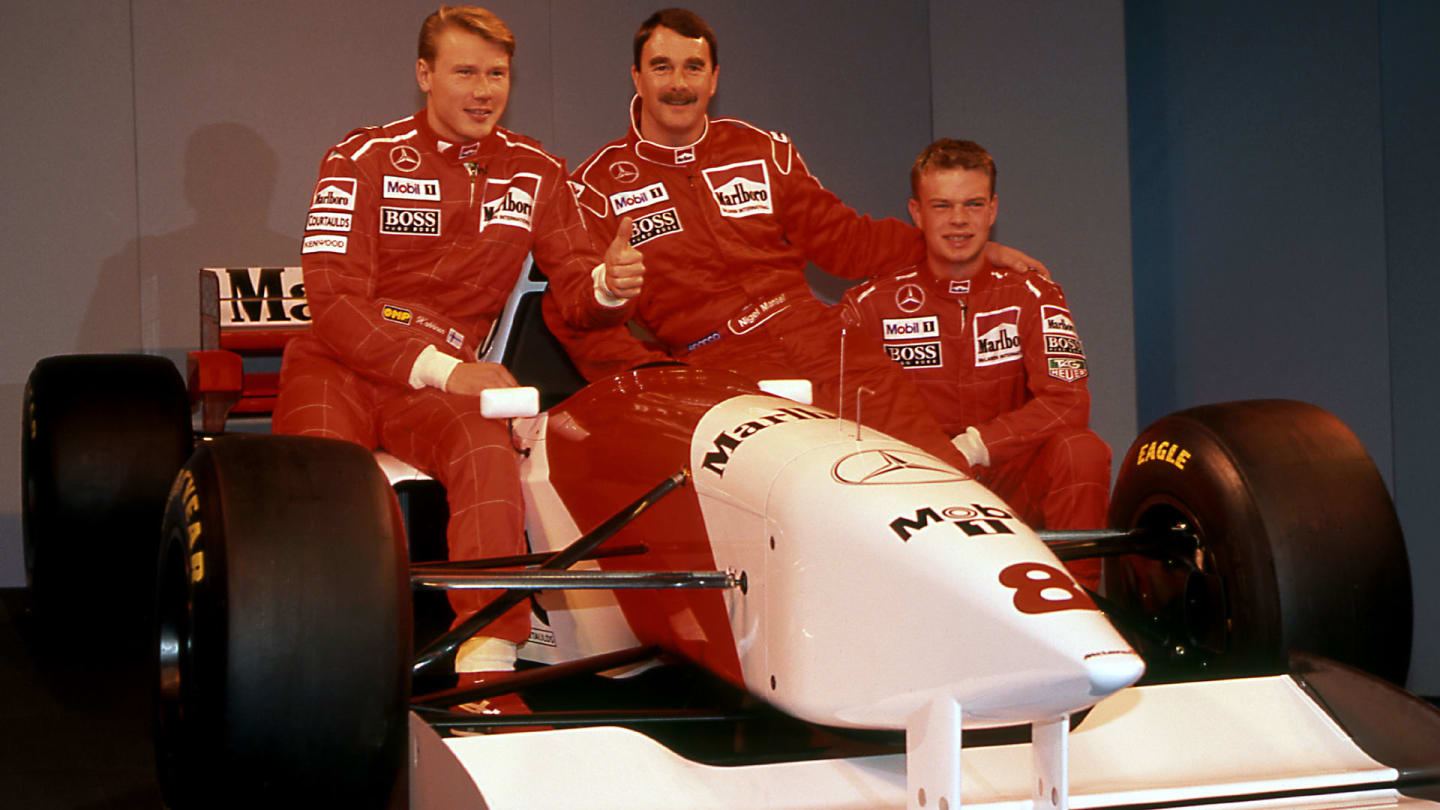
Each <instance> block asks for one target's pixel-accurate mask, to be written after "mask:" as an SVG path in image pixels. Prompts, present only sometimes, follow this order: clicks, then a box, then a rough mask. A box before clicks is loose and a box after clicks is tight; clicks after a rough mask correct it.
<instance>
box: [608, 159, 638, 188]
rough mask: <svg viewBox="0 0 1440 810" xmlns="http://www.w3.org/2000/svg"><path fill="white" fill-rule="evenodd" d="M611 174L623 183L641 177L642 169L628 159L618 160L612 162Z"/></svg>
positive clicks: (631, 181)
mask: <svg viewBox="0 0 1440 810" xmlns="http://www.w3.org/2000/svg"><path fill="white" fill-rule="evenodd" d="M610 176H611V177H613V178H615V179H616V180H618V181H620V182H621V183H633V182H634V181H636V180H638V179H639V178H640V170H639V169H637V168H636V167H635V164H634V163H631V162H630V161H628V160H617V161H615V162H614V163H611V164H610Z"/></svg>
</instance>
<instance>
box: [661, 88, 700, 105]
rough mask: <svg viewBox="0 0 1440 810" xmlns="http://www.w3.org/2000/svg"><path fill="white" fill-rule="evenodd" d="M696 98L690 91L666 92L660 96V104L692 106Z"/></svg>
mask: <svg viewBox="0 0 1440 810" xmlns="http://www.w3.org/2000/svg"><path fill="white" fill-rule="evenodd" d="M697 98H698V97H697V96H696V95H695V93H693V92H692V91H690V90H667V91H665V92H664V93H661V94H660V103H661V104H694V103H695V101H696V99H697Z"/></svg>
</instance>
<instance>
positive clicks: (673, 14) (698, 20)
mask: <svg viewBox="0 0 1440 810" xmlns="http://www.w3.org/2000/svg"><path fill="white" fill-rule="evenodd" d="M662 25H663V26H665V27H666V28H669V29H670V30H671V31H674V32H675V33H677V34H679V35H680V36H682V37H689V38H691V39H704V40H705V44H706V45H709V46H710V67H712V68H713V67H716V66H717V65H719V64H720V46H719V45H718V44H716V42H715V32H714V31H712V30H710V23H707V22H705V18H704V17H701V16H700V15H699V14H696V13H695V12H693V11H690V10H689V9H683V8H662V9H660V10H659V11H657V12H655V13H654V14H651V15H650V16H649V17H646V18H645V22H643V23H640V30H638V31H636V32H635V69H636V70H639V69H640V52H641V51H643V50H645V43H646V42H649V41H650V35H651V34H653V33H655V29H656V28H659V27H660V26H662Z"/></svg>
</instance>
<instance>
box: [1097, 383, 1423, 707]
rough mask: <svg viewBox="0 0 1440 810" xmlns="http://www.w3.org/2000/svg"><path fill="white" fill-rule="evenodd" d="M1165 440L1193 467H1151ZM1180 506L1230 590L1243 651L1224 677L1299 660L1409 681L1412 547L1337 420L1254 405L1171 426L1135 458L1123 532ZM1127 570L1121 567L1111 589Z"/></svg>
mask: <svg viewBox="0 0 1440 810" xmlns="http://www.w3.org/2000/svg"><path fill="white" fill-rule="evenodd" d="M1159 442H1169V443H1170V444H1172V445H1178V446H1179V447H1181V448H1183V450H1184V451H1188V452H1189V453H1190V458H1189V459H1188V460H1187V461H1186V463H1185V465H1184V467H1183V469H1182V468H1180V467H1178V466H1177V465H1176V464H1173V463H1170V462H1169V461H1164V460H1158V459H1157V460H1146V457H1148V455H1149V453H1147V452H1146V450H1147V448H1154V447H1157V446H1158V443H1159ZM1167 455H1169V453H1168V452H1167ZM1175 458H1178V454H1176V456H1175ZM1166 504H1168V505H1170V506H1174V507H1177V508H1178V509H1179V511H1181V512H1182V513H1184V514H1185V515H1186V516H1187V517H1188V518H1189V519H1190V520H1193V522H1194V524H1195V527H1196V529H1197V530H1198V533H1199V536H1200V538H1201V543H1202V546H1203V547H1204V549H1205V553H1206V554H1207V555H1208V556H1209V557H1210V559H1211V560H1212V561H1213V563H1214V567H1215V571H1216V573H1218V575H1219V576H1220V578H1221V579H1222V580H1223V583H1224V591H1225V600H1224V601H1225V610H1226V615H1227V616H1228V619H1229V622H1228V631H1229V632H1228V646H1229V651H1228V652H1227V666H1226V673H1216V674H1237V675H1239V674H1251V673H1253V672H1257V671H1264V672H1281V671H1284V670H1285V667H1286V659H1287V657H1288V654H1289V652H1290V651H1292V650H1299V651H1305V652H1311V653H1315V654H1320V655H1324V656H1327V657H1330V658H1334V659H1336V660H1339V661H1342V662H1345V663H1348V664H1350V665H1352V666H1356V667H1358V668H1361V669H1365V670H1367V671H1370V672H1372V673H1375V674H1377V675H1380V676H1382V677H1385V678H1387V679H1389V680H1391V681H1393V682H1397V683H1403V682H1404V679H1405V676H1406V672H1407V671H1408V667H1409V650H1410V643H1411V625H1412V608H1411V601H1410V578H1409V563H1408V559H1407V557H1406V553H1405V545H1404V537H1403V535H1402V534H1401V531H1400V525H1399V521H1398V519H1397V518H1396V516H1395V511H1394V506H1393V504H1392V503H1391V501H1390V497H1389V494H1388V492H1387V491H1386V489H1385V485H1384V482H1383V480H1382V479H1381V478H1380V475H1379V473H1378V471H1377V470H1376V469H1375V465H1374V462H1373V461H1372V460H1371V459H1370V457H1369V455H1368V454H1367V453H1366V452H1365V449H1364V446H1363V445H1362V444H1361V443H1360V441H1359V440H1358V439H1357V438H1356V437H1355V435H1354V434H1353V433H1351V432H1350V430H1349V429H1348V428H1346V427H1345V425H1344V424H1343V423H1341V422H1340V421H1339V420H1338V419H1336V418H1335V417H1334V416H1333V415H1331V414H1329V413H1327V412H1326V411H1324V410H1322V409H1320V408H1317V407H1315V406H1313V405H1308V404H1305V403H1301V402H1295V401H1290V400H1253V401H1247V402H1232V403H1222V404H1217V405H1206V406H1201V407H1198V408H1191V409H1188V410H1185V411H1181V412H1179V413H1176V414H1172V415H1170V416H1167V417H1164V418H1162V419H1160V420H1158V421H1157V422H1155V423H1154V424H1153V425H1151V426H1150V427H1148V428H1146V429H1145V431H1144V432H1142V433H1141V434H1140V436H1139V437H1138V438H1137V439H1136V440H1135V442H1134V444H1133V445H1132V446H1131V447H1130V449H1129V451H1128V452H1127V453H1126V455H1125V458H1124V460H1123V462H1122V464H1121V469H1120V475H1119V478H1118V480H1117V482H1116V486H1115V492H1114V495H1113V497H1112V500H1111V509H1110V518H1111V523H1112V525H1115V526H1119V527H1130V526H1132V525H1135V524H1136V523H1137V522H1139V521H1141V520H1143V519H1144V518H1143V516H1144V515H1145V514H1146V513H1147V511H1149V510H1152V508H1154V507H1155V506H1157V505H1166ZM1157 511H1161V512H1163V509H1162V510H1157ZM1123 565H1124V563H1118V564H1117V563H1115V562H1112V563H1110V564H1109V565H1107V578H1108V579H1107V584H1106V587H1107V588H1108V587H1110V586H1111V583H1112V582H1113V581H1114V580H1115V577H1116V573H1117V569H1119V568H1120V567H1121V566H1123Z"/></svg>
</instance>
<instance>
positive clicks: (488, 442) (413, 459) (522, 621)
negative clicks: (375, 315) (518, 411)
mask: <svg viewBox="0 0 1440 810" xmlns="http://www.w3.org/2000/svg"><path fill="white" fill-rule="evenodd" d="M297 344H298V345H297ZM292 349H293V351H292ZM272 429H273V430H274V432H276V433H290V434H295V435H305V436H324V437H327V438H332V439H344V440H346V441H352V442H355V443H356V444H360V445H362V446H364V447H366V448H369V449H374V448H376V447H383V448H385V450H386V451H388V452H389V453H391V454H392V455H394V456H395V457H396V458H398V459H400V460H402V461H405V462H406V463H409V464H413V465H415V466H416V467H418V468H419V469H421V470H423V471H425V472H426V473H427V474H429V475H432V476H434V477H435V479H436V480H438V481H439V482H440V483H441V484H442V485H443V486H444V487H445V495H446V498H447V499H448V500H449V502H450V521H449V524H448V526H447V527H446V532H445V533H446V540H447V542H448V544H449V556H450V559H452V560H468V559H475V558H477V557H495V556H502V555H509V554H520V553H523V551H524V547H525V533H524V531H525V518H524V499H523V496H522V495H521V492H520V477H519V472H518V469H517V462H516V458H515V451H514V449H513V448H512V446H511V443H510V434H509V430H508V429H507V428H506V427H505V425H504V424H502V423H500V422H494V421H491V420H489V419H486V418H484V417H483V416H481V415H480V402H479V400H478V399H477V398H475V397H461V396H456V395H453V394H446V393H444V392H442V391H438V390H436V389H433V388H424V389H421V390H419V391H414V390H411V389H408V388H401V387H398V386H389V385H377V384H375V383H371V382H370V381H368V380H366V379H364V378H363V377H361V376H360V375H358V374H355V373H354V372H352V371H350V370H349V369H347V368H345V367H344V366H342V365H340V364H339V363H337V362H335V361H334V360H332V359H330V358H329V357H327V356H325V355H324V354H323V349H319V348H318V347H317V346H316V345H306V344H305V343H302V342H301V341H300V340H299V339H297V340H294V341H291V343H290V346H289V347H287V349H286V352H285V365H284V367H283V368H282V369H281V383H280V398H279V401H278V402H277V403H276V408H275V416H274V420H273V422H272ZM498 595H499V594H498V592H495V591H469V590H466V591H461V590H452V591H450V592H449V593H448V596H449V598H450V605H451V607H453V608H454V609H455V613H456V616H457V619H456V622H457V624H458V623H459V622H460V621H463V620H464V619H466V618H469V617H470V616H471V615H472V614H474V613H475V611H477V610H479V609H480V608H482V607H484V606H485V605H487V604H489V603H490V602H491V601H492V600H494V599H495V597H496V596H498ZM482 632H483V634H484V635H487V636H494V637H497V638H504V639H508V640H510V641H516V642H519V641H524V640H525V639H526V638H527V637H528V636H529V634H530V616H529V606H528V605H527V604H525V603H522V604H520V605H517V606H515V607H514V608H512V609H511V610H509V611H507V612H506V613H505V614H504V615H503V616H502V617H501V618H500V619H498V620H496V621H495V622H493V623H492V624H491V625H490V626H489V627H487V628H486V629H485V630H484V631H482Z"/></svg>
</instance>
